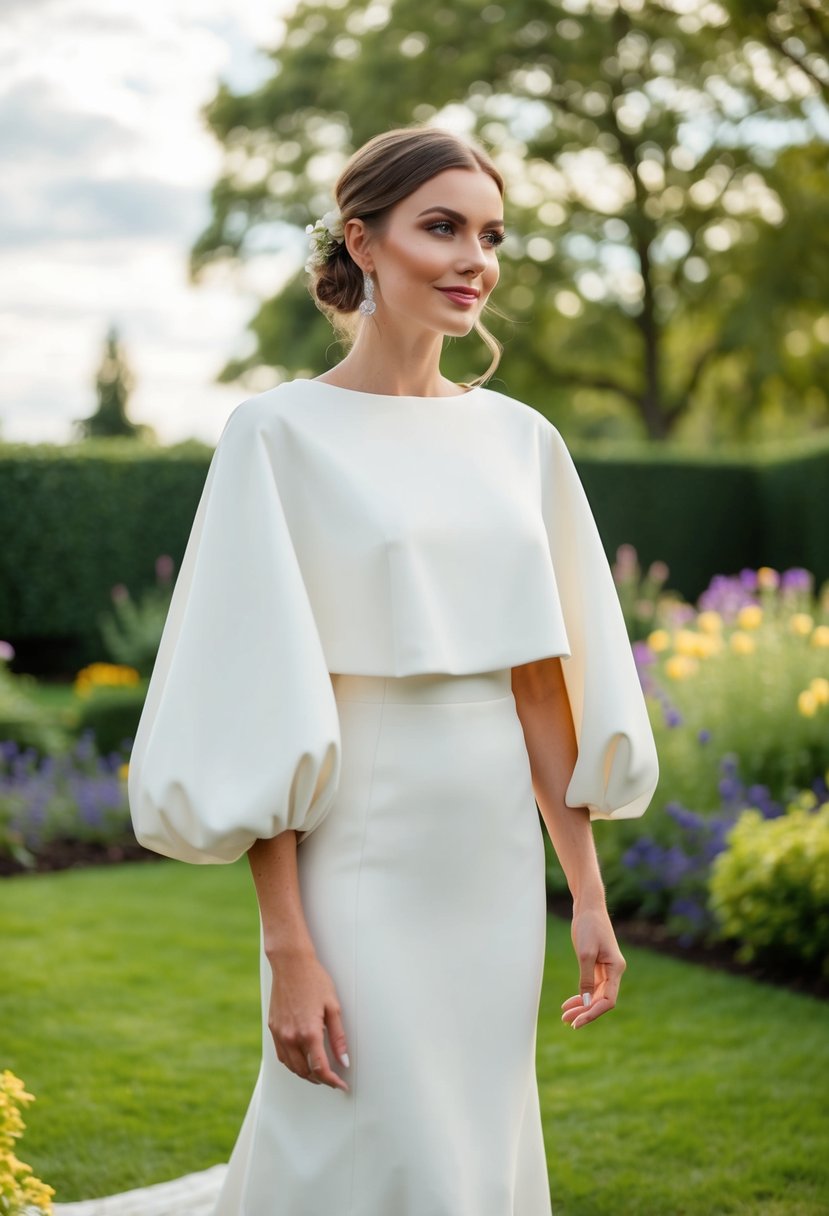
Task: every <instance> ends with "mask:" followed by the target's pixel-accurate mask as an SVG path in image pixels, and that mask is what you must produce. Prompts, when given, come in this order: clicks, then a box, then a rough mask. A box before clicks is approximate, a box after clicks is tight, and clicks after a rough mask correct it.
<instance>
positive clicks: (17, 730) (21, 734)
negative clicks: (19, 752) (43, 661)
mask: <svg viewBox="0 0 829 1216" xmlns="http://www.w3.org/2000/svg"><path fill="white" fill-rule="evenodd" d="M12 658H14V648H13V647H12V646H11V644H10V643H9V642H5V641H0V739H13V740H14V741H15V742H16V743H19V744H20V746H21V747H36V748H38V749H40V750H41V751H51V750H56V749H59V748H60V747H61V745H62V743H63V735H62V733H61V732H60V731H59V730H58V729H57V728H56V727H55V726H54V724H52V723H51V722H50V721H49V720H48V716H47V714H46V712H45V710H44V709H43V708H42V707H41V706H40V705H38V703H37V702H36V701H35V699H34V697H33V696H32V691H33V689H34V687H35V680H34V678H33V677H32V676H28V675H13V674H12V672H10V671H9V669H8V667H7V666H6V664H7V662H8V661H9V660H10V659H12Z"/></svg>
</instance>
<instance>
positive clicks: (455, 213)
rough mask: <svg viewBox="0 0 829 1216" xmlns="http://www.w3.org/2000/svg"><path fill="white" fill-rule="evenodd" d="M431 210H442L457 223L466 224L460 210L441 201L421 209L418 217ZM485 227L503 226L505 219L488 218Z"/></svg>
mask: <svg viewBox="0 0 829 1216" xmlns="http://www.w3.org/2000/svg"><path fill="white" fill-rule="evenodd" d="M431 211H442V212H443V214H444V215H448V216H449V218H450V220H454V221H455V223H456V224H465V223H466V216H465V215H461V213H460V211H453V210H452V208H451V207H444V206H442V205H441V204H440V203H438V204H436V205H435V206H434V207H427V208H426V210H425V211H421V212H420V213H419V215H418V216H417V219H420V216H421V215H428V214H429V213H430V212H431ZM483 227H484V228H493V227H496V228H503V227H504V221H503V220H487V221H486V223H485V224H484V225H483Z"/></svg>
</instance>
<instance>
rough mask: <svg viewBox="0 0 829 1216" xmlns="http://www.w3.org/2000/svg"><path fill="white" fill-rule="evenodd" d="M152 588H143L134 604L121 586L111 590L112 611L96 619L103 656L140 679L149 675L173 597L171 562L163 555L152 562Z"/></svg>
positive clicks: (127, 591) (126, 589)
mask: <svg viewBox="0 0 829 1216" xmlns="http://www.w3.org/2000/svg"><path fill="white" fill-rule="evenodd" d="M155 569H156V584H155V586H154V587H145V588H144V590H143V591H142V593H141V596H140V597H139V599H138V600H137V601H136V600H134V599H133V598H132V596H131V595H130V593H129V590H128V588H126V587H125V586H124V585H123V583H121V584H118V585H117V586H115V587H113V589H112V592H111V596H112V609H111V611H110V612H109V613H108V614H102V615H101V616H100V617H99V618H98V624H99V627H100V630H101V637H102V638H103V640H104V646H105V648H106V652H107V654H108V655H109V657H110V658H111V659H113V660H114V661H115V662H116V663H122V664H125V665H127V666H129V667H133V668H135V670H136V671H137V672H138V673H139V674H140V675H142V676H147V677H149V675H150V674H151V672H152V669H153V664H154V662H155V656H156V654H157V653H158V646H159V642H160V641H161V634H162V631H163V629H164V622H165V621H166V619H167V614H168V612H169V610H170V600H171V598H172V594H173V562H172V558H170V557H169V556H168V555H167V554H163V555H162V556H161V557H159V558H158V559H157V560H156V563H155Z"/></svg>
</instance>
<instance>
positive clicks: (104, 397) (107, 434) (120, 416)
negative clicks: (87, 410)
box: [74, 325, 155, 440]
mask: <svg viewBox="0 0 829 1216" xmlns="http://www.w3.org/2000/svg"><path fill="white" fill-rule="evenodd" d="M133 385H134V377H133V375H132V372H131V371H130V370H129V367H128V366H127V361H126V357H125V355H124V352H123V349H122V347H121V344H120V343H119V341H118V328H117V326H115V325H111V326H110V328H109V330H108V332H107V336H106V347H105V351H104V357H103V359H102V360H101V366H100V367H99V369H98V374H97V376H96V378H95V391H96V395H97V398H98V408H97V410H96V411H95V413H94V414H91V415H90V416H89V417H88V418H81V419H78V420H77V421H76V422H75V426H74V430H75V437H76V438H77V439H92V438H98V439H102V438H107V439H111V438H119V437H124V436H126V437H133V438H141V439H147V440H149V439H153V438H154V437H155V432H154V430H153V428H152V427H148V426H145V425H143V424H141V425H139V424H137V423H135V422H132V421H131V420H130V418H129V417H128V416H127V401H128V400H129V395H130V393H131V391H132V388H133Z"/></svg>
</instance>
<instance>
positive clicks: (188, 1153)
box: [0, 862, 829, 1216]
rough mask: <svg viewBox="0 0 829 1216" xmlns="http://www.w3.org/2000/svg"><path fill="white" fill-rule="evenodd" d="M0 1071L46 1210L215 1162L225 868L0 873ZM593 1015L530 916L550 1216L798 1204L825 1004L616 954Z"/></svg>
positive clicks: (242, 947) (817, 1096) (254, 1015)
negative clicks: (42, 1185) (22, 1123)
mask: <svg viewBox="0 0 829 1216" xmlns="http://www.w3.org/2000/svg"><path fill="white" fill-rule="evenodd" d="M0 924H2V928H3V937H4V945H3V984H2V991H0V1026H2V1031H0V1065H2V1066H9V1067H11V1068H12V1069H13V1070H14V1071H15V1072H17V1073H18V1075H20V1076H21V1077H22V1078H23V1080H24V1081H25V1083H26V1085H27V1087H28V1088H29V1089H30V1090H31V1091H32V1092H34V1093H35V1094H36V1095H37V1099H38V1100H37V1101H36V1103H35V1104H34V1106H33V1107H31V1108H30V1110H29V1112H28V1117H27V1123H28V1128H27V1131H26V1134H25V1136H24V1138H23V1141H22V1143H21V1145H20V1155H21V1156H22V1158H23V1160H25V1161H28V1162H30V1163H31V1164H32V1165H33V1166H34V1168H35V1172H36V1173H37V1174H38V1175H39V1176H40V1177H42V1178H43V1179H44V1181H47V1182H49V1183H51V1184H52V1185H53V1186H55V1187H57V1189H58V1195H57V1198H58V1200H59V1201H62V1202H67V1201H71V1200H73V1199H80V1198H91V1197H94V1196H97V1195H102V1194H107V1193H112V1192H115V1191H119V1190H124V1189H127V1188H129V1187H132V1186H137V1185H142V1184H146V1183H149V1182H154V1181H161V1180H162V1179H165V1178H172V1177H175V1176H177V1175H179V1174H182V1173H185V1172H188V1171H190V1170H195V1169H200V1168H205V1167H207V1166H209V1165H212V1164H214V1163H215V1162H217V1161H220V1160H224V1159H226V1157H227V1155H228V1153H229V1151H230V1149H231V1147H232V1144H233V1141H234V1139H235V1136H236V1133H237V1131H238V1128H239V1124H240V1122H241V1119H242V1115H243V1114H244V1110H245V1107H246V1105H247V1101H248V1098H249V1096H250V1091H251V1088H252V1086H253V1082H254V1080H255V1076H256V1070H257V1065H258V1055H259V1014H258V988H257V984H258V975H257V949H258V941H257V918H256V905H255V901H254V897H253V892H252V887H251V884H250V880H249V877H248V874H247V869H246V866H245V865H244V863H240V864H238V865H236V866H216V867H205V868H198V867H189V866H183V865H178V864H176V863H172V862H159V863H158V864H146V865H140V866H121V867H113V868H102V869H93V870H87V871H74V872H67V873H62V874H55V875H41V876H36V877H26V878H16V879H7V880H5V881H3V882H2V883H0ZM625 953H626V957H627V959H628V964H629V970H628V973H627V975H626V977H625V981H624V985H623V992H622V1000H621V1001H620V1004H619V1007H618V1009H617V1010H616V1011H614V1013H613V1014H611V1015H609V1016H608V1017H605V1018H603V1019H602V1020H601V1021H600V1022H599V1023H597V1024H596V1025H595V1026H592V1027H589V1028H587V1029H586V1030H583V1031H576V1032H575V1033H574V1032H573V1031H571V1030H569V1029H568V1028H567V1027H565V1026H564V1025H563V1024H562V1023H561V1021H560V1014H559V1005H560V1002H561V1001H562V1000H563V999H564V997H565V996H568V995H570V993H571V991H572V989H573V988H574V986H575V985H574V977H575V975H576V968H575V965H574V961H573V958H572V953H571V949H570V945H569V938H568V933H567V926H566V925H565V924H564V923H563V922H561V921H558V920H555V919H551V920H550V923H549V933H548V958H547V968H546V973H545V983H544V992H543V996H542V1008H541V1015H540V1020H539V1034H538V1078H539V1087H540V1094H541V1106H542V1112H543V1118H544V1132H545V1139H546V1143H547V1149H548V1158H549V1170H550V1182H551V1189H552V1195H553V1208H554V1212H555V1216H720V1214H725V1213H729V1214H730V1213H735V1214H741V1216H749V1214H751V1216H758V1214H760V1216H819V1214H825V1213H826V1212H827V1210H829V1209H827V1198H826V1197H827V1195H829V1156H828V1155H827V1153H826V1151H825V1150H826V1144H827V1143H829V1111H828V1110H827V1103H826V1096H825V1095H826V1088H825V1078H826V1076H827V1075H829V1034H828V1033H827V1031H829V1009H827V1006H826V1005H825V1004H821V1003H819V1002H817V1001H815V1000H813V999H811V998H809V997H805V996H798V995H795V994H793V993H790V992H785V991H782V990H777V989H773V988H770V987H766V986H762V985H758V984H756V983H754V982H752V981H751V980H748V979H742V978H739V977H734V976H729V975H724V974H721V973H714V972H709V971H706V970H702V969H699V968H695V967H692V966H690V965H689V964H685V963H682V962H679V961H676V960H674V959H670V958H665V957H662V956H658V955H655V954H651V953H649V952H647V951H643V950H636V949H633V948H629V949H627V950H626V952H625Z"/></svg>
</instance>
